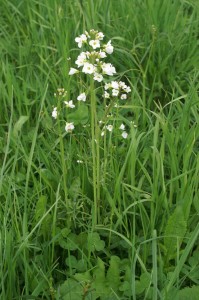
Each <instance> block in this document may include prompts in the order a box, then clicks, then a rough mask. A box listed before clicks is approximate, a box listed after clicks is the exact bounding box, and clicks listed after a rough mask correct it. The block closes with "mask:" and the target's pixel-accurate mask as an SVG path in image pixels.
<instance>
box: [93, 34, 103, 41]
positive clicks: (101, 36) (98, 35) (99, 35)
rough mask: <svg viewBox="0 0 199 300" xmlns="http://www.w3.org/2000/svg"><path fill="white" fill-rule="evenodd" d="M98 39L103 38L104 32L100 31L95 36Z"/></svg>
mask: <svg viewBox="0 0 199 300" xmlns="http://www.w3.org/2000/svg"><path fill="white" fill-rule="evenodd" d="M95 38H96V39H97V40H103V38H104V34H103V33H102V32H98V33H97V34H96V37H95Z"/></svg>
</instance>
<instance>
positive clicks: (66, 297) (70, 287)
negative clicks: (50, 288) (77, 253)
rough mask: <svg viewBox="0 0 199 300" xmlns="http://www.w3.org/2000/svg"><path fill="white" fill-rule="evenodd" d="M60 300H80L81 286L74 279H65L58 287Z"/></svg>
mask: <svg viewBox="0 0 199 300" xmlns="http://www.w3.org/2000/svg"><path fill="white" fill-rule="evenodd" d="M59 292H60V295H61V299H62V300H82V294H83V287H82V286H81V284H80V283H79V282H77V281H76V280H74V279H70V278H69V279H68V280H66V281H65V282H64V283H63V284H62V285H61V286H60V289H59Z"/></svg>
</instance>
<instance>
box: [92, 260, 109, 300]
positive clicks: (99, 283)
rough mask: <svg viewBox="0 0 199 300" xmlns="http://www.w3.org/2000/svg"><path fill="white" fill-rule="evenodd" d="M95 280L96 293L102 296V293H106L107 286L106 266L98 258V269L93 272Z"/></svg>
mask: <svg viewBox="0 0 199 300" xmlns="http://www.w3.org/2000/svg"><path fill="white" fill-rule="evenodd" d="M93 278H94V280H95V281H94V284H93V286H94V288H95V290H96V292H97V293H98V294H99V296H100V294H101V292H102V291H103V292H104V288H105V284H106V279H105V265H104V262H103V261H102V260H101V259H100V258H99V257H98V258H97V267H96V269H95V270H94V271H93Z"/></svg>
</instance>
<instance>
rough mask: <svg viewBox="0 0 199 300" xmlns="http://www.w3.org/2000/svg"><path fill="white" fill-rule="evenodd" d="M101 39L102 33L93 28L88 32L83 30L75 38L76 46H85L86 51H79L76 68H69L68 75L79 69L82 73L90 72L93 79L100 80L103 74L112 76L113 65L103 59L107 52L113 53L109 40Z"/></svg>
mask: <svg viewBox="0 0 199 300" xmlns="http://www.w3.org/2000/svg"><path fill="white" fill-rule="evenodd" d="M103 39H104V34H103V33H102V32H98V31H96V30H93V29H91V30H90V31H89V32H87V31H85V33H84V34H81V35H80V36H79V37H76V38H75V41H76V43H77V44H78V47H79V48H82V47H83V46H86V47H87V50H88V51H83V52H81V53H80V55H79V56H78V57H77V60H76V61H75V64H76V65H77V68H78V69H75V68H70V71H69V75H74V74H76V73H79V72H80V71H81V72H82V73H84V74H92V76H93V79H94V80H96V81H98V82H101V81H102V80H103V79H104V75H108V76H113V75H114V74H115V73H116V70H115V67H114V66H113V65H112V64H111V63H106V62H104V61H103V59H104V58H106V57H107V54H112V53H113V46H112V45H111V41H109V42H108V43H107V44H104V43H103V42H102V41H103Z"/></svg>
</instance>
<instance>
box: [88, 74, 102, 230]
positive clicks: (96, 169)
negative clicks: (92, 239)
mask: <svg viewBox="0 0 199 300" xmlns="http://www.w3.org/2000/svg"><path fill="white" fill-rule="evenodd" d="M90 87H91V136H92V141H91V146H92V157H93V195H94V220H93V225H94V226H95V225H96V224H97V223H98V221H99V219H100V208H99V207H100V203H99V201H100V149H99V126H98V122H97V112H96V96H95V89H94V81H93V79H91V85H90Z"/></svg>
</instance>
